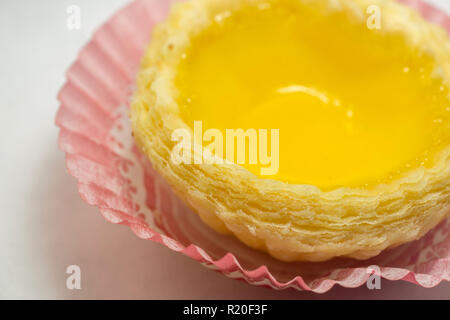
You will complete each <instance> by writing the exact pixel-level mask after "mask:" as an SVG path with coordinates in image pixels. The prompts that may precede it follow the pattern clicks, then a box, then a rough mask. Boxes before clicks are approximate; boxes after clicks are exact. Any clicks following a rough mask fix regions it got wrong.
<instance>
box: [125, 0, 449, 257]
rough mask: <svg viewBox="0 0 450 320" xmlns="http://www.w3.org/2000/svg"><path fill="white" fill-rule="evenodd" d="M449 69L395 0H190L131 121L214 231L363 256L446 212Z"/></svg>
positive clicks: (298, 251) (152, 66)
mask: <svg viewBox="0 0 450 320" xmlns="http://www.w3.org/2000/svg"><path fill="white" fill-rule="evenodd" d="M449 78H450V42H449V40H448V37H447V35H446V33H445V31H444V30H442V29H440V28H439V27H437V26H434V25H431V24H429V23H428V22H426V21H425V20H424V19H423V18H421V17H420V15H419V14H418V13H416V12H414V11H413V10H411V9H409V8H407V7H406V6H403V5H401V4H399V3H397V2H396V1H391V0H315V1H312V0H190V1H187V2H182V3H177V4H175V5H174V6H173V8H172V10H171V13H170V15H169V17H168V19H167V20H166V21H165V22H163V23H161V24H160V25H159V26H157V27H156V29H155V31H154V33H153V35H152V40H151V43H150V45H149V47H148V49H147V51H146V54H145V57H144V59H143V62H142V65H141V69H140V72H139V74H138V78H137V90H136V93H135V95H134V98H133V101H132V105H131V120H132V125H133V131H134V136H135V139H136V142H137V145H138V146H139V148H140V149H141V151H142V152H143V153H144V154H145V155H146V156H148V158H149V159H150V161H151V163H152V164H153V166H154V167H155V169H156V170H157V171H158V172H159V173H161V175H162V176H163V177H164V178H165V179H166V180H167V181H168V182H169V184H170V185H171V186H172V188H173V189H174V191H175V192H176V193H177V194H178V195H179V196H180V197H181V198H182V199H183V200H184V201H185V202H186V203H187V204H189V205H190V206H191V207H192V209H193V210H194V211H195V212H196V213H197V214H198V215H199V216H200V217H201V219H202V220H203V221H204V222H205V223H206V224H208V225H209V226H210V227H211V228H213V229H215V230H216V231H218V232H222V233H229V234H233V235H234V236H236V237H237V238H238V239H240V240H241V241H242V242H244V243H245V244H247V245H248V246H250V247H253V248H255V249H259V250H263V251H266V252H267V253H269V254H270V255H272V256H274V257H276V258H278V259H280V260H284V261H301V260H306V261H323V260H327V259H331V258H333V257H339V256H342V257H351V258H356V259H367V258H370V257H373V256H375V255H377V254H379V253H380V252H381V251H382V250H384V249H387V248H391V247H394V246H398V245H400V244H403V243H406V242H409V241H412V240H415V239H418V238H419V237H421V236H422V235H424V234H425V233H426V232H427V231H429V230H430V229H431V228H433V227H434V226H436V225H437V224H438V223H439V222H440V221H442V220H443V219H445V218H447V217H448V216H449V213H450V158H449V155H450V92H449ZM180 130H181V131H180ZM180 132H184V133H186V135H187V136H188V137H187V138H186V141H185V142H187V143H186V144H184V146H185V147H186V146H188V147H189V148H190V149H189V150H190V151H192V153H190V154H189V153H184V151H186V150H183V152H182V153H181V154H182V157H184V158H182V160H183V159H184V160H186V159H188V160H189V159H190V160H192V161H190V162H189V161H174V152H175V150H177V148H178V147H179V145H180V141H181V140H180V139H179V138H180V135H174V133H180ZM230 132H231V133H233V134H234V135H233V134H229V133H230ZM238 134H241V136H240V137H239V136H238ZM219 138H220V139H219ZM229 138H231V139H232V140H233V141H237V140H238V139H239V138H242V139H241V140H240V143H241V144H239V143H238V142H236V144H233V143H230V144H229ZM235 138H236V140H234V139H235ZM219 140H220V141H219ZM264 143H265V144H264ZM211 146H213V147H211ZM255 146H256V149H257V151H256V152H253V153H252V150H253V149H252V148H253V147H255ZM250 149H252V150H250ZM242 150H244V151H246V152H244V155H243V156H242V154H240V155H239V151H242ZM178 151H180V150H179V149H178ZM186 155H187V158H186V157H185V156H186ZM222 160H223V161H222Z"/></svg>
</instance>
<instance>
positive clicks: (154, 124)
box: [131, 0, 450, 261]
mask: <svg viewBox="0 0 450 320" xmlns="http://www.w3.org/2000/svg"><path fill="white" fill-rule="evenodd" d="M270 1H276V0H265V1H264V0H195V1H189V2H186V3H181V4H177V5H176V6H175V7H174V9H173V10H172V13H171V15H170V17H169V19H168V20H167V21H166V22H165V23H163V24H161V25H159V26H158V27H157V29H156V31H155V33H154V34H153V40H152V42H151V45H150V47H149V49H148V51H147V54H146V56H145V58H144V60H143V63H142V67H141V71H140V73H139V76H138V89H137V92H136V94H135V96H134V99H133V102H132V105H131V119H132V124H133V131H134V134H135V138H136V141H137V144H138V146H139V147H140V148H141V150H142V151H143V152H144V153H145V154H146V155H147V156H148V157H149V158H150V160H151V162H152V163H153V165H154V166H155V168H156V170H157V171H158V172H160V173H161V174H162V175H163V176H164V177H165V178H166V179H167V181H168V182H169V183H170V184H171V186H172V187H173V188H174V190H175V191H176V192H177V193H178V194H179V195H180V196H181V197H182V198H183V199H184V200H185V201H186V202H187V203H188V204H190V206H191V207H192V208H193V209H194V211H196V212H197V213H198V214H199V215H200V217H201V218H202V219H203V220H204V221H205V222H206V223H207V224H208V225H210V226H211V227H212V228H214V229H215V230H217V231H221V232H231V233H233V234H234V235H235V236H237V237H238V238H239V239H241V240H242V241H243V242H245V243H246V244H248V245H250V246H251V247H254V248H257V249H262V250H265V251H267V252H269V253H270V254H271V255H273V256H275V257H276V258H279V259H281V260H286V261H294V260H310V261H322V260H326V259H329V258H332V257H335V256H347V257H353V258H358V259H365V258H369V257H372V256H374V255H377V254H378V253H379V252H380V251H381V250H384V249H385V248H388V247H393V246H396V245H399V244H402V243H404V242H408V241H411V240H414V239H417V238H419V237H421V236H422V235H423V234H424V233H426V232H427V231H428V230H430V229H431V228H432V227H434V226H435V225H437V224H438V223H439V222H440V221H441V220H442V219H444V218H445V217H446V216H449V214H450V210H449V207H450V205H449V204H450V195H449V194H450V190H449V189H450V186H449V181H450V146H449V147H447V148H445V149H444V150H442V152H441V153H440V154H439V156H438V159H439V160H438V161H436V163H435V165H434V166H433V167H432V168H429V169H425V168H417V169H415V170H411V171H410V172H409V173H408V174H407V175H406V176H405V177H402V178H400V179H397V180H394V181H393V182H391V183H389V184H384V185H378V186H377V187H376V188H374V189H371V190H369V189H363V188H349V187H343V188H339V189H335V190H332V191H321V190H319V189H318V188H317V187H315V186H310V185H293V184H286V183H283V182H281V181H276V180H269V179H261V178H258V177H256V176H254V175H253V174H252V173H250V172H249V171H247V170H246V169H244V168H242V167H240V166H238V165H234V164H225V165H214V164H213V165H209V164H202V165H195V166H194V165H183V164H182V165H175V164H173V163H171V162H170V150H171V144H173V143H172V142H171V141H170V135H171V132H172V130H173V129H176V128H180V127H182V128H186V129H188V128H189V127H188V126H187V125H186V124H185V123H184V122H183V121H182V120H181V119H180V117H179V116H178V115H177V110H178V109H177V108H178V106H177V104H176V102H175V99H173V97H174V90H176V88H175V87H174V84H173V82H171V78H173V75H174V72H175V71H174V67H173V66H174V64H176V60H177V59H178V58H177V57H179V56H180V52H179V51H177V50H181V49H179V48H183V44H184V45H187V42H186V41H188V39H189V36H190V34H191V33H195V32H196V31H197V30H201V29H202V28H203V27H204V26H205V25H206V26H207V24H208V23H209V21H210V19H211V17H212V16H213V15H214V14H215V13H218V12H221V11H223V10H224V9H230V8H232V9H236V8H238V7H239V6H240V5H241V4H245V3H266V2H270ZM298 1H303V2H310V1H309V0H298ZM322 2H324V3H327V4H328V5H329V7H330V8H331V9H332V10H339V9H336V8H337V7H336V6H338V5H340V6H341V9H342V10H346V11H348V12H349V14H350V15H351V16H352V17H355V18H356V19H358V16H359V15H360V14H361V13H363V12H364V11H363V9H364V8H367V7H368V6H369V5H371V4H375V5H379V6H380V7H381V8H382V12H383V14H384V16H385V17H386V16H387V17H388V19H386V21H387V23H386V24H385V25H384V26H383V28H384V29H385V30H387V31H388V32H403V33H404V34H405V35H406V37H407V39H409V40H411V42H412V44H413V45H418V46H421V48H422V49H423V50H427V51H428V52H431V53H432V54H433V55H434V56H435V57H436V60H437V61H438V62H439V64H440V66H442V70H441V71H442V73H443V76H444V78H445V79H448V78H449V77H450V42H449V40H448V38H447V36H446V34H445V32H444V31H443V30H442V29H440V28H438V27H436V26H432V25H430V24H428V23H427V22H425V21H424V20H423V19H422V18H420V16H419V15H418V14H417V13H415V12H413V11H412V10H411V9H409V8H407V7H404V6H402V5H399V4H397V3H395V2H394V1H391V0H324V1H322ZM191 17H195V19H191ZM194 20H195V21H197V22H198V23H193V21H194ZM411 26H414V28H413V27H411ZM405 197H408V200H405V199H404V198H405ZM411 203H412V204H411Z"/></svg>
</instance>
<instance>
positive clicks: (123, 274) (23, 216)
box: [0, 0, 450, 299]
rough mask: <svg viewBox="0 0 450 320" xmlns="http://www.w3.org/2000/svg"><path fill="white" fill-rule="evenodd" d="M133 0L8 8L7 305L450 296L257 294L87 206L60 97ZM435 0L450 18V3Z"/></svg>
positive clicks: (4, 132)
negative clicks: (61, 123)
mask: <svg viewBox="0 0 450 320" xmlns="http://www.w3.org/2000/svg"><path fill="white" fill-rule="evenodd" d="M126 2H127V1H126V0H96V1H88V0H72V1H67V0H53V1H51V0H39V1H26V0H1V2H0V40H1V42H0V43H1V48H0V65H1V73H0V92H1V100H0V101H1V104H2V105H1V113H0V148H1V149H0V150H1V156H0V168H1V169H0V170H1V176H0V215H1V216H0V218H1V222H0V298H3V299H5V298H6V299H12V298H19V299H21V298H25V299H29V298H40V299H55V298H57V299H67V298H68V299H81V298H88V299H90V298H99V299H106V298H113V299H118V298H134V299H140V298H147V299H184V298H191V299H197V298H199V299H202V298H203V299H206V298H208V299H214V298H217V299H222V298H224V299H227V298H230V299H231V298H232V299H245V298H252V299H264V298H270V299H277V298H282V299H317V298H319V299H323V298H374V299H377V298H387V299H391V298H392V299H395V298H399V299H401V298H437V299H439V298H441V299H450V283H443V284H441V285H439V286H438V287H436V288H433V289H423V288H420V287H417V286H415V285H412V284H409V283H404V282H393V283H392V282H389V281H387V280H383V281H382V290H378V291H377V290H375V291H369V290H368V289H367V288H366V287H362V288H358V289H344V288H341V287H335V288H334V289H333V290H331V291H330V292H329V293H327V294H324V295H316V294H311V293H306V292H296V291H293V290H290V291H282V292H277V291H274V290H270V289H265V288H257V287H253V286H250V285H247V284H244V283H241V282H238V281H235V280H230V279H228V278H226V277H224V276H222V275H220V274H218V273H215V272H212V271H209V270H207V269H205V268H204V267H202V266H200V265H199V264H198V263H196V262H195V261H192V260H190V259H189V258H186V257H184V256H182V255H180V254H176V253H174V252H172V251H170V250H169V249H167V248H164V247H162V246H160V245H158V244H155V243H152V242H150V241H144V240H140V239H138V238H137V237H136V236H135V235H134V234H133V233H132V232H131V231H130V230H129V229H128V228H126V227H123V226H118V225H113V224H110V223H108V222H106V221H105V220H104V219H103V217H101V216H100V214H99V213H98V211H97V209H96V208H93V207H90V206H88V205H87V204H85V203H84V202H83V201H82V200H81V199H80V197H79V196H78V193H77V186H76V182H75V180H74V179H73V178H71V177H70V176H69V175H68V174H67V173H66V170H65V164H64V156H63V153H62V152H61V151H59V150H58V148H57V136H58V129H57V128H56V127H55V125H54V116H55V113H56V110H57V108H58V102H57V100H56V95H57V92H58V90H59V89H60V87H61V86H62V85H63V83H64V72H65V70H66V69H67V67H68V66H69V65H70V63H71V62H72V61H73V60H74V59H75V57H76V54H77V52H78V50H79V49H80V48H81V47H82V45H83V44H85V43H86V42H87V41H88V40H89V38H90V35H91V34H92V31H93V30H94V28H96V27H98V26H99V25H100V24H101V23H102V22H104V21H105V20H106V19H107V18H108V17H109V16H110V15H111V14H112V13H113V12H114V11H116V10H117V9H118V8H120V7H121V6H122V5H124V4H125V3H126ZM430 2H433V3H435V4H439V5H440V6H441V7H442V8H445V9H446V10H447V11H448V12H450V0H441V1H439V0H435V1H430ZM71 4H75V5H78V6H80V8H81V10H82V12H81V13H82V29H81V30H79V31H69V30H68V29H67V27H66V18H67V13H66V8H67V7H68V6H69V5H71ZM71 264H76V265H79V266H80V267H81V271H82V289H81V290H74V291H70V290H68V289H66V277H67V275H66V273H65V270H66V268H67V266H68V265H71Z"/></svg>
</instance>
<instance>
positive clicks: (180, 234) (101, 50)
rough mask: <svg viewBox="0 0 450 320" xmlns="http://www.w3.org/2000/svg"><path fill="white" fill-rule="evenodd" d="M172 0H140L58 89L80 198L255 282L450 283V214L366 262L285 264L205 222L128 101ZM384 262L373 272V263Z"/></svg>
mask: <svg viewBox="0 0 450 320" xmlns="http://www.w3.org/2000/svg"><path fill="white" fill-rule="evenodd" d="M399 1H400V2H402V3H404V4H406V5H409V6H411V7H413V8H415V9H417V10H418V11H420V12H421V13H422V15H423V16H424V17H425V18H427V19H428V20H430V21H432V22H435V23H437V24H440V25H441V26H443V27H444V28H445V29H446V30H447V32H449V33H450V18H449V17H448V16H447V15H446V14H445V13H443V12H441V11H439V10H437V9H436V8H434V7H432V6H430V5H428V4H426V3H424V2H422V1H419V0H399ZM171 2H173V0H137V1H134V2H132V3H131V4H130V5H128V6H127V7H125V8H123V9H122V10H120V11H119V12H118V13H116V14H115V15H114V16H113V17H112V18H111V19H110V20H108V21H107V22H106V23H105V24H104V25H103V26H102V27H101V28H100V29H99V30H98V31H97V32H95V34H94V36H93V37H92V40H91V41H90V42H89V43H88V44H87V45H86V46H85V47H84V48H83V49H82V50H81V52H80V54H79V56H78V58H77V60H76V61H75V63H74V64H73V65H72V66H71V67H70V68H69V70H68V71H67V82H66V84H65V85H64V86H63V88H62V89H61V91H60V92H59V96H58V99H59V101H60V103H61V106H60V108H59V110H58V113H57V116H56V124H57V126H58V127H59V128H60V129H61V131H60V134H59V147H60V148H61V149H62V150H63V151H64V152H65V153H66V164H67V169H68V171H69V173H70V174H71V175H72V176H74V177H75V178H76V179H77V181H78V189H79V192H80V195H81V197H82V198H83V200H85V201H86V202H87V203H89V204H91V205H95V206H97V207H98V208H99V209H100V212H101V214H102V215H103V216H104V217H105V219H107V220H108V221H110V222H112V223H120V224H123V225H126V226H128V227H130V228H131V230H133V232H134V233H135V234H136V235H137V236H138V237H140V238H142V239H148V240H152V241H156V242H158V243H161V244H162V245H164V246H166V247H168V248H170V249H172V250H174V251H177V252H180V253H183V254H185V255H187V256H189V257H191V258H192V259H194V260H196V261H198V262H199V263H201V264H202V265H204V266H206V267H207V268H210V269H212V270H215V271H218V272H221V273H223V274H225V275H227V276H228V277H231V278H234V279H240V280H244V281H246V282H248V283H250V284H254V285H258V286H266V287H271V288H274V289H285V288H294V289H297V290H308V291H313V292H317V293H323V292H326V291H328V290H330V289H331V288H332V287H333V286H334V285H335V284H339V285H341V286H343V287H351V288H354V287H358V286H361V285H363V284H365V283H366V281H367V279H368V278H369V276H370V275H371V273H372V272H375V273H377V274H378V275H380V276H381V277H383V278H385V279H389V280H405V281H409V282H412V283H415V284H417V285H420V286H423V287H433V286H436V285H437V284H439V283H440V282H441V281H442V280H446V281H450V219H447V220H446V221H443V222H442V223H441V224H440V225H439V226H437V227H436V228H435V229H433V230H432V231H430V232H429V233H428V234H426V235H425V236H424V237H423V238H422V239H420V240H418V241H415V242H412V243H408V244H405V245H402V246H400V247H397V248H395V249H392V250H387V251H385V252H383V253H382V254H380V255H379V256H377V257H375V258H372V259H370V260H367V261H357V260H352V259H343V258H342V259H341V258H338V259H333V260H331V261H327V262H322V263H311V262H296V263H286V262H281V261H278V260H276V259H273V258H271V257H270V256H268V255H267V254H265V253H262V252H258V251H255V250H252V249H250V248H248V247H246V246H245V245H243V244H242V243H240V242H239V241H238V240H236V239H234V238H233V237H231V236H224V235H220V234H217V233H216V232H214V231H213V230H211V229H210V228H208V227H207V226H206V225H204V224H203V223H202V222H201V221H200V219H199V218H198V216H197V215H196V214H194V213H193V212H191V210H190V209H189V208H187V207H186V206H185V205H184V203H183V202H182V201H180V200H179V199H178V198H177V197H176V196H175V195H174V194H173V193H172V191H171V189H170V187H169V186H168V185H167V183H166V182H165V181H164V180H163V179H162V178H161V177H160V175H159V174H158V173H157V172H155V171H154V170H153V168H152V166H151V164H150V163H149V162H148V161H147V159H146V158H145V157H143V156H142V155H141V154H140V152H139V151H138V150H137V148H136V146H135V145H134V141H133V138H132V136H131V129H130V125H129V120H128V114H127V113H128V106H127V105H128V101H129V98H130V94H131V93H132V88H133V85H134V81H135V80H134V79H135V75H136V72H137V70H138V67H139V63H140V59H141V57H142V55H143V52H144V49H145V47H146V45H147V44H148V40H149V39H150V32H151V30H152V28H153V26H154V25H155V23H157V22H159V21H161V20H163V19H164V18H165V17H166V15H167V13H168V10H169V6H170V4H171ZM373 265H375V266H378V267H379V268H375V269H373V270H372V269H370V268H368V267H369V266H373Z"/></svg>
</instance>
